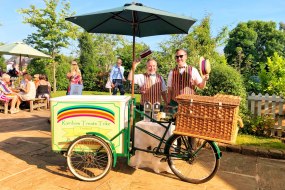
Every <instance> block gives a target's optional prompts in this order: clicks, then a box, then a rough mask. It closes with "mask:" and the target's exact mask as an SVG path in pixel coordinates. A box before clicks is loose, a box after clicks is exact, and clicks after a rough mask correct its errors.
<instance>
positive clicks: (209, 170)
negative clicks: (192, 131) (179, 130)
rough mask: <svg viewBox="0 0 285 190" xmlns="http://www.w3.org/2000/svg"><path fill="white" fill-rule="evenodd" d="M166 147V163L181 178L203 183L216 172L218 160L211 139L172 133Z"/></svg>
mask: <svg viewBox="0 0 285 190" xmlns="http://www.w3.org/2000/svg"><path fill="white" fill-rule="evenodd" d="M171 138H172V139H170V142H169V145H168V146H167V148H166V154H167V159H168V165H169V167H170V168H171V170H172V171H173V173H174V174H175V175H176V176H178V177H179V178H180V179H181V180H183V181H187V182H190V183H195V184H198V183H204V182H206V181H209V180H210V179H211V178H213V177H214V175H215V174H216V172H217V170H218V168H219V165H220V160H219V159H217V157H216V149H215V147H214V145H213V144H212V143H211V141H207V140H204V139H199V138H193V137H189V136H182V135H173V136H172V137H171Z"/></svg>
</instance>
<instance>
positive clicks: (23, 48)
mask: <svg viewBox="0 0 285 190" xmlns="http://www.w3.org/2000/svg"><path fill="white" fill-rule="evenodd" d="M0 54H5V55H18V56H20V66H21V57H22V56H23V57H32V58H51V56H49V55H46V54H44V53H42V52H40V51H38V50H36V49H34V48H33V47H31V46H29V45H27V44H25V43H23V42H14V43H11V44H6V45H3V46H0Z"/></svg>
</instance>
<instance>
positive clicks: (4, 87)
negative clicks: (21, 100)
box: [0, 73, 19, 114]
mask: <svg viewBox="0 0 285 190" xmlns="http://www.w3.org/2000/svg"><path fill="white" fill-rule="evenodd" d="M10 78H11V77H10V75H8V74H6V73H4V74H3V75H2V79H1V80H0V92H1V93H2V95H4V96H5V97H6V98H8V99H6V101H9V100H12V101H11V106H10V110H9V112H10V113H11V114H14V113H17V112H19V109H17V108H16V103H17V100H18V96H17V94H16V93H15V92H14V91H13V90H12V89H11V88H10V87H9V84H10Z"/></svg>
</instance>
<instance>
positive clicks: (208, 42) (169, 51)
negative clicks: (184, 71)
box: [157, 16, 227, 76]
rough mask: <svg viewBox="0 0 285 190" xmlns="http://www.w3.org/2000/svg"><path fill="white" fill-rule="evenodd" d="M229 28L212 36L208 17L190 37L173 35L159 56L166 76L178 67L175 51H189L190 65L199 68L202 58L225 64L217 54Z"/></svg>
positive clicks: (162, 45) (163, 44)
mask: <svg viewBox="0 0 285 190" xmlns="http://www.w3.org/2000/svg"><path fill="white" fill-rule="evenodd" d="M226 34H227V28H226V27H224V28H223V29H222V30H221V32H220V33H219V34H218V35H217V36H216V37H212V36H211V18H210V16H206V17H205V18H204V19H203V20H202V21H201V23H200V24H199V25H197V26H195V27H193V30H192V31H191V32H190V33H189V34H188V35H186V36H185V35H172V37H171V38H170V40H168V41H166V42H164V43H161V44H160V47H161V49H162V51H161V53H160V54H159V55H158V56H157V57H158V60H159V62H160V63H161V64H162V68H161V70H163V73H165V74H164V76H166V75H167V74H168V72H169V70H170V69H171V68H173V67H174V66H175V65H176V62H175V58H174V56H175V51H176V49H180V48H183V49H185V50H187V51H188V63H189V64H190V65H193V66H196V67H197V66H198V62H199V58H200V56H204V57H206V58H208V59H210V62H211V63H212V64H215V63H216V62H218V63H220V62H225V60H224V57H223V56H222V55H220V54H219V53H218V52H217V48H218V46H219V45H221V44H223V41H224V40H225V36H226Z"/></svg>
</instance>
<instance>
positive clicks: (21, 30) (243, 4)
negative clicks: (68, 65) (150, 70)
mask: <svg viewBox="0 0 285 190" xmlns="http://www.w3.org/2000/svg"><path fill="white" fill-rule="evenodd" d="M130 2H132V1H123V0H104V1H103V0H70V3H71V10H72V11H75V12H76V14H84V13H90V12H95V11H99V10H104V9H109V8H115V7H118V6H122V5H124V4H125V3H130ZM135 2H140V3H142V4H144V5H146V6H149V7H153V8H157V9H161V10H165V11H169V12H172V13H176V14H182V15H185V16H190V17H193V18H195V19H197V20H198V22H197V23H199V21H200V20H201V19H202V18H204V17H205V16H206V15H208V14H210V15H211V21H212V23H211V27H212V35H213V36H215V35H216V34H217V33H218V32H219V31H220V29H221V28H222V27H223V26H228V27H229V29H233V28H234V27H235V26H236V25H237V24H238V23H239V22H246V21H249V20H263V21H274V22H276V23H279V22H282V21H283V22H285V1H284V0H239V1H237V0H199V1H197V0H175V1H170V0H168V1H165V0H141V1H135ZM31 4H33V5H36V7H43V6H44V2H43V0H0V24H1V26H0V42H3V43H12V42H16V41H22V40H23V39H25V38H26V37H27V35H28V34H30V33H32V32H33V31H34V30H35V29H34V28H32V27H31V26H29V25H28V24H23V23H22V21H23V17H22V15H20V14H19V13H17V10H18V9H20V8H28V7H29V6H30V5H31ZM197 23H196V24H197ZM168 37H169V36H168V35H163V36H154V37H145V38H137V41H138V42H145V43H146V44H147V45H149V46H150V47H151V49H158V44H159V42H162V41H163V40H167V39H168ZM70 48H71V49H72V48H76V47H70ZM67 52H68V51H67Z"/></svg>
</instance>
